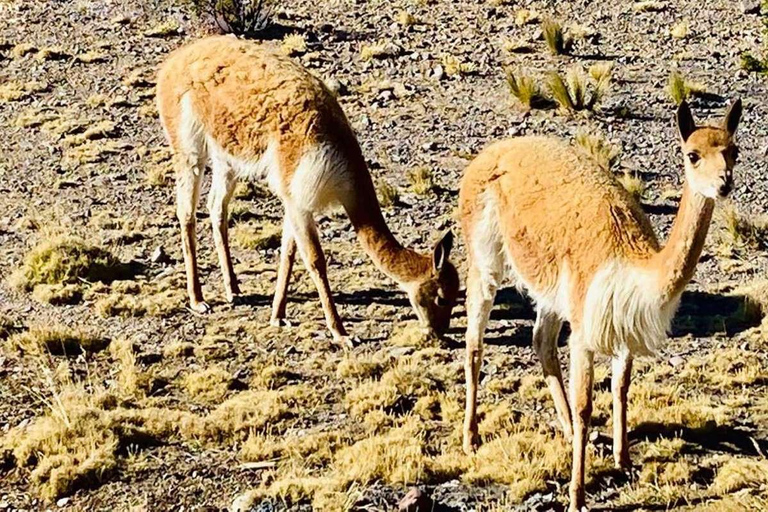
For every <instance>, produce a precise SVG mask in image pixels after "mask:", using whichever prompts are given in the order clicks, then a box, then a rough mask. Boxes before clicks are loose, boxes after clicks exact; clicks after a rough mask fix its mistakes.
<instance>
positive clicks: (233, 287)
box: [208, 158, 240, 302]
mask: <svg viewBox="0 0 768 512" xmlns="http://www.w3.org/2000/svg"><path fill="white" fill-rule="evenodd" d="M234 191H235V175H234V173H233V172H232V169H231V168H230V167H229V166H228V165H227V164H226V163H225V162H222V161H220V160H218V159H216V158H214V159H213V181H212V183H211V191H210V193H209V194H208V212H209V213H210V216H211V227H212V228H213V242H214V245H215V246H216V254H217V255H218V258H219V266H220V267H221V276H222V279H223V280H224V294H225V295H226V298H227V301H228V302H234V300H235V295H239V294H240V287H239V286H238V284H237V276H235V271H234V269H233V268H232V255H231V253H230V252H229V200H230V199H231V198H232V193H233V192H234Z"/></svg>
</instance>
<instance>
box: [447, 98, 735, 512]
mask: <svg viewBox="0 0 768 512" xmlns="http://www.w3.org/2000/svg"><path fill="white" fill-rule="evenodd" d="M741 110H742V109H741V102H740V101H739V100H736V101H735V102H734V103H733V104H732V105H731V107H730V109H729V110H728V113H727V114H726V116H725V120H724V121H723V123H722V125H720V126H700V127H699V126H696V124H695V122H694V120H693V116H692V115H691V111H690V109H689V107H688V105H687V104H686V103H682V104H681V105H680V107H679V109H678V111H677V126H678V131H679V135H680V140H681V146H682V156H683V163H684V166H685V183H684V184H683V194H682V199H681V201H680V208H679V211H678V213H677V217H676V219H675V222H674V225H673V227H672V231H671V233H670V235H669V239H668V240H667V244H666V245H665V246H664V247H663V248H662V247H661V246H660V244H659V242H658V240H657V238H656V235H655V234H654V231H653V229H652V227H651V223H650V222H649V220H648V218H647V217H646V215H645V214H644V212H643V210H642V209H641V207H640V205H639V204H638V203H637V201H635V200H634V199H633V198H632V197H631V196H630V194H629V193H628V192H627V191H626V190H625V189H624V188H623V187H622V186H621V185H620V184H619V183H618V182H617V180H616V179H615V178H614V176H613V175H612V174H611V173H610V172H608V171H606V170H604V169H603V168H601V167H600V166H599V165H598V164H597V163H596V162H595V161H593V159H592V158H590V156H588V155H587V154H585V153H584V152H582V151H580V150H578V149H575V148H574V147H571V146H569V145H568V144H565V143H563V142H561V141H559V140H556V139H552V138H546V137H521V138H516V139H510V140H506V141H503V142H498V143H495V144H493V145H491V146H490V147H488V148H487V149H485V150H484V151H483V152H482V153H481V154H480V155H479V156H478V157H477V158H476V159H475V160H474V161H473V162H472V163H471V164H470V165H469V167H468V168H467V169H466V172H465V174H464V178H463V180H462V183H461V192H460V194H459V203H460V216H461V223H462V228H463V232H464V236H465V240H466V245H467V252H468V255H469V277H468V281H467V339H466V342H467V354H466V366H465V370H466V381H467V402H466V411H465V423H464V448H465V450H467V451H471V450H473V449H474V448H475V447H476V445H477V444H478V442H479V440H478V432H477V420H476V404H477V380H478V373H479V371H480V363H481V359H482V340H483V334H484V331H485V327H486V324H487V322H488V318H489V315H490V312H491V308H492V307H493V300H494V296H495V295H496V290H497V288H498V287H499V285H500V284H502V280H503V279H504V278H505V277H507V276H509V277H511V279H512V280H513V282H514V283H515V284H516V285H517V286H519V287H520V288H522V289H524V290H525V291H526V292H527V293H528V294H529V295H530V297H531V298H532V299H533V301H534V302H535V305H536V310H537V316H536V322H535V325H534V329H533V345H534V348H535V350H536V353H537V354H538V357H539V359H540V361H541V365H542V367H543V370H544V376H545V379H546V382H547V385H548V387H549V390H550V392H551V394H552V398H553V400H554V403H555V409H556V411H557V415H558V417H559V420H560V423H561V424H562V427H563V430H564V432H565V435H566V437H568V438H572V442H573V466H572V473H571V486H570V500H571V503H570V509H571V510H572V511H575V510H581V508H582V507H583V506H584V504H585V495H584V464H585V463H584V457H585V448H586V442H587V430H588V428H589V420H590V415H591V414H592V383H593V358H594V355H595V354H596V353H598V354H606V355H609V356H611V357H612V386H611V387H612V391H613V454H614V459H615V462H616V465H617V466H619V467H626V466H628V465H629V464H630V461H629V449H628V445H627V391H628V388H629V382H630V373H631V367H632V358H633V357H634V356H637V355H646V354H653V353H654V352H656V350H657V349H658V348H659V347H660V346H661V345H662V344H663V343H664V341H665V340H666V338H667V333H668V331H669V328H670V324H671V321H672V317H673V316H674V314H675V311H676V309H677V306H678V303H679V301H680V296H681V294H682V293H683V289H684V288H685V286H686V285H687V284H688V282H689V281H690V280H691V278H692V277H693V274H694V270H695V268H696V263H697V262H698V260H699V256H700V255H701V251H702V248H703V246H704V239H705V238H706V235H707V230H708V228H709V224H710V221H711V218H712V211H713V209H714V207H715V199H717V198H720V197H724V196H726V195H728V193H729V192H730V191H731V189H732V188H733V167H734V164H735V162H736V156H737V148H736V144H735V143H734V134H735V133H736V127H737V125H738V124H739V120H740V118H741ZM564 321H568V322H569V323H570V326H571V337H570V340H569V345H570V357H571V363H570V407H569V399H568V398H566V393H565V389H564V386H563V379H562V375H561V372H560V364H559V362H558V358H557V338H558V334H559V332H560V327H561V326H562V324H563V322H564Z"/></svg>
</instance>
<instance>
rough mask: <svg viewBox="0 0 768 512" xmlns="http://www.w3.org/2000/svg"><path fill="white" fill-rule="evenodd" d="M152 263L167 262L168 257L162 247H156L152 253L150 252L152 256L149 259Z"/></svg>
mask: <svg viewBox="0 0 768 512" xmlns="http://www.w3.org/2000/svg"><path fill="white" fill-rule="evenodd" d="M149 259H150V260H151V261H152V263H165V262H167V261H168V255H167V254H166V253H165V249H163V246H162V245H159V246H157V248H155V250H154V251H152V256H150V258H149Z"/></svg>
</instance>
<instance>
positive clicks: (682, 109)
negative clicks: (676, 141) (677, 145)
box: [677, 101, 696, 142]
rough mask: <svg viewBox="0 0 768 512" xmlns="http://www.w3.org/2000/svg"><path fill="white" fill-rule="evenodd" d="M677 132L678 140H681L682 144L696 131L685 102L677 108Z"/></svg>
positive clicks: (689, 109)
mask: <svg viewBox="0 0 768 512" xmlns="http://www.w3.org/2000/svg"><path fill="white" fill-rule="evenodd" d="M677 130H678V131H679V132H680V138H681V139H683V142H685V141H687V140H688V137H690V136H691V134H692V133H693V132H694V131H695V130H696V122H695V121H694V120H693V114H691V108H690V107H689V106H688V103H687V102H685V101H683V102H682V103H680V106H679V107H677Z"/></svg>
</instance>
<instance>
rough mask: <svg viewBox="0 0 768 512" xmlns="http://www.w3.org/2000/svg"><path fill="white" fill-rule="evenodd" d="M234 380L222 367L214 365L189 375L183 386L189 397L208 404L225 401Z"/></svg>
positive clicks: (185, 378)
mask: <svg viewBox="0 0 768 512" xmlns="http://www.w3.org/2000/svg"><path fill="white" fill-rule="evenodd" d="M233 381H234V378H233V377H232V375H231V374H230V373H229V372H228V371H227V370H225V369H224V368H223V367H222V366H218V365H214V366H211V367H209V368H206V369H204V370H198V371H195V372H192V373H189V374H187V375H186V376H185V377H184V379H183V381H182V386H183V388H184V390H185V391H186V392H187V394H188V395H189V396H191V397H192V398H193V399H195V400H199V401H202V402H206V403H218V402H221V401H222V400H224V397H225V396H226V395H227V393H228V392H229V389H230V386H231V385H232V382H233Z"/></svg>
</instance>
